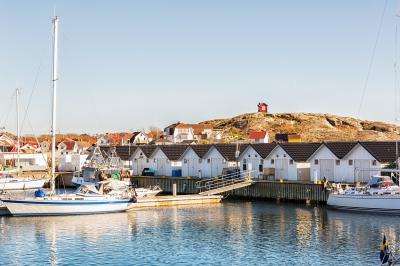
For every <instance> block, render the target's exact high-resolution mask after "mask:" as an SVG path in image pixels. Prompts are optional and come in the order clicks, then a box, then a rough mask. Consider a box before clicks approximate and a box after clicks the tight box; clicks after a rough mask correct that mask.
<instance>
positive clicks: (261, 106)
mask: <svg viewBox="0 0 400 266" xmlns="http://www.w3.org/2000/svg"><path fill="white" fill-rule="evenodd" d="M258 112H259V113H268V104H266V103H258Z"/></svg>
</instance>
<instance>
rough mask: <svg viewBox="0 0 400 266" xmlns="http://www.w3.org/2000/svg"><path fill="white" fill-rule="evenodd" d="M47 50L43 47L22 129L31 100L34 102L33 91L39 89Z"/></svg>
mask: <svg viewBox="0 0 400 266" xmlns="http://www.w3.org/2000/svg"><path fill="white" fill-rule="evenodd" d="M45 52H46V51H45V49H43V52H42V56H41V58H42V59H41V60H40V62H39V65H38V68H37V71H36V76H35V79H34V81H33V86H32V90H31V93H30V95H29V100H28V104H27V106H26V108H25V114H24V118H23V119H22V123H21V131H22V130H23V128H24V125H25V119H26V117H27V114H28V110H29V107H30V105H31V102H32V98H33V93H34V92H35V90H36V89H37V84H38V80H39V74H40V73H41V70H42V68H43V62H44V55H45Z"/></svg>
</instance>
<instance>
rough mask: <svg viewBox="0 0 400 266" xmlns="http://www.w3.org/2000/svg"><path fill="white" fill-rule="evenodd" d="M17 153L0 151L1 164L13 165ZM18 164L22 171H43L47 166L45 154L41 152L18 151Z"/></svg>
mask: <svg viewBox="0 0 400 266" xmlns="http://www.w3.org/2000/svg"><path fill="white" fill-rule="evenodd" d="M17 158H18V154H17V153H16V152H4V153H0V164H1V165H15V164H16V162H17ZM19 158H20V165H21V167H22V170H23V171H43V170H46V169H47V168H48V165H47V154H42V153H20V154H19Z"/></svg>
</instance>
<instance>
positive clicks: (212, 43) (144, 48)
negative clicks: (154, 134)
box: [0, 0, 400, 134]
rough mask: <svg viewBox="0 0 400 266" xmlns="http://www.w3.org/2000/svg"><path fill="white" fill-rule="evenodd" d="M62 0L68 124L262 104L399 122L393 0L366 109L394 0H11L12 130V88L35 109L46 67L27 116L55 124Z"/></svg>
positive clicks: (100, 126)
mask: <svg viewBox="0 0 400 266" xmlns="http://www.w3.org/2000/svg"><path fill="white" fill-rule="evenodd" d="M54 5H56V13H57V15H59V16H60V57H59V58H60V82H59V88H60V89H59V97H58V103H59V105H58V129H59V132H63V133H68V132H70V133H71V132H77V133H84V132H87V133H95V132H113V131H122V130H135V129H141V128H147V127H148V126H153V125H154V126H158V127H164V126H165V125H167V124H169V123H172V122H176V121H184V122H199V121H202V120H207V119H213V118H224V117H232V116H235V115H238V114H241V113H246V112H254V111H255V110H256V105H257V103H258V102H259V101H265V102H267V103H268V104H270V110H271V111H272V112H319V113H332V114H338V115H345V116H359V117H360V118H364V119H370V120H382V121H388V122H392V123H393V121H394V117H395V109H394V104H395V100H394V99H395V97H394V91H395V88H394V85H393V83H394V74H393V73H394V71H393V62H394V58H395V56H394V47H395V42H394V39H395V24H396V23H398V24H400V18H396V16H395V14H396V12H397V13H398V12H399V3H397V2H396V1H394V0H389V4H388V6H387V12H386V15H385V17H384V23H383V26H382V33H381V37H380V39H379V42H378V46H377V49H376V57H375V60H374V63H373V66H372V71H371V76H370V79H369V82H368V86H367V90H366V94H365V100H364V102H363V105H362V109H361V112H359V113H358V106H359V104H360V99H361V94H362V91H363V86H364V81H365V78H366V75H367V70H368V64H369V61H370V58H371V53H372V49H373V45H374V42H375V37H376V35H377V31H378V25H379V20H380V16H381V13H382V9H383V6H384V1H380V0H368V1H367V0H360V1H348V0H343V1H294V0H293V1H233V0H229V1H218V0H212V1H206V0H201V1H183V0H182V1H172V0H169V1H164V0H162V1H161V0H160V1H151V0H149V1H0V25H1V26H0V36H1V37H0V41H1V46H0V47H1V49H0V88H1V95H2V97H1V98H0V119H1V121H0V124H5V126H6V127H7V128H8V129H10V130H12V131H14V130H15V122H14V119H15V112H14V110H11V112H10V114H9V115H8V116H7V113H8V109H9V108H10V104H12V103H11V101H12V98H11V96H12V94H13V90H14V88H15V87H16V84H18V85H19V86H20V87H21V88H22V90H23V94H22V102H23V104H24V106H26V104H27V103H28V99H29V95H30V93H31V91H32V88H33V87H34V86H33V84H34V81H35V77H36V75H37V73H39V74H38V83H37V88H36V89H35V91H34V94H33V98H32V101H31V104H30V108H29V112H28V117H29V120H30V121H31V123H32V125H33V128H34V131H33V132H35V133H46V132H48V131H49V128H50V69H51V49H50V40H51V35H50V32H51V16H52V14H53V9H54ZM399 32H400V30H399ZM399 39H400V38H399ZM399 43H400V41H399ZM13 108H14V107H13ZM22 116H23V115H22ZM6 117H8V119H6ZM4 121H5V122H4ZM23 133H24V134H31V133H32V130H31V129H30V127H29V126H28V124H27V123H25V125H24V129H23Z"/></svg>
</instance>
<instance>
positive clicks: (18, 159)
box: [15, 88, 21, 176]
mask: <svg viewBox="0 0 400 266" xmlns="http://www.w3.org/2000/svg"><path fill="white" fill-rule="evenodd" d="M15 101H16V108H17V165H16V166H17V175H18V176H19V171H20V165H21V164H20V158H19V157H20V156H19V153H20V149H21V145H20V143H19V139H20V133H19V130H20V129H19V89H18V88H16V89H15Z"/></svg>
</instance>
